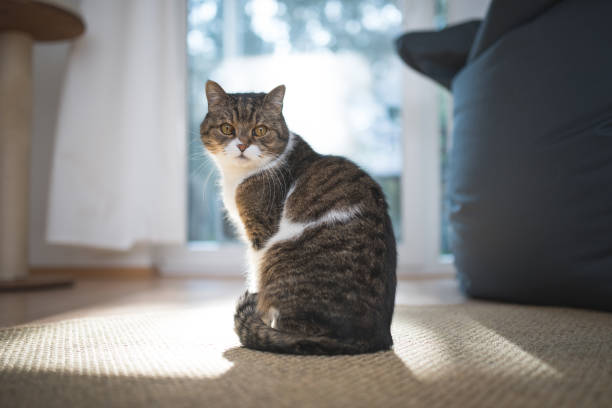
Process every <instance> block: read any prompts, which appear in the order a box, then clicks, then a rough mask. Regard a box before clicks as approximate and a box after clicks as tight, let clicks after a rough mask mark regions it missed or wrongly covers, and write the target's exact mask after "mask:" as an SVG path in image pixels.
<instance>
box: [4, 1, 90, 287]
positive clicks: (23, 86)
mask: <svg viewBox="0 0 612 408" xmlns="http://www.w3.org/2000/svg"><path fill="white" fill-rule="evenodd" d="M84 29H85V27H84V24H83V21H82V20H81V19H80V17H79V16H77V15H76V14H74V13H73V12H71V11H69V10H67V9H65V8H62V7H58V6H57V5H54V4H50V3H48V2H42V1H27V0H3V1H2V2H0V289H2V288H7V287H8V288H19V287H32V286H36V287H40V286H41V281H40V279H38V280H36V281H35V282H32V280H31V279H28V214H29V199H28V196H29V188H30V187H29V184H30V183H29V176H30V128H31V119H32V118H31V116H32V45H33V43H34V41H57V40H66V39H70V38H74V37H76V36H78V35H80V34H81V33H82V32H83V31H84ZM49 284H50V285H57V284H58V281H57V280H53V279H50V280H49ZM43 286H44V285H43Z"/></svg>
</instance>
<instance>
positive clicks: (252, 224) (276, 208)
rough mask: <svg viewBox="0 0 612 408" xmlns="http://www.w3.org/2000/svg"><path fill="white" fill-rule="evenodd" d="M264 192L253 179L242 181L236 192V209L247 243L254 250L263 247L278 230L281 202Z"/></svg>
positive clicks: (259, 184) (263, 187)
mask: <svg viewBox="0 0 612 408" xmlns="http://www.w3.org/2000/svg"><path fill="white" fill-rule="evenodd" d="M277 196H278V194H277V195H273V194H270V193H268V192H267V191H266V186H265V185H263V184H262V183H261V182H258V180H257V179H256V178H255V179H253V180H251V179H249V180H246V181H244V182H243V183H242V184H240V186H238V189H237V190H236V207H237V209H238V214H239V215H240V220H241V222H242V225H243V227H244V230H245V232H246V236H247V239H248V240H249V243H250V244H251V246H252V247H253V248H254V249H255V250H259V249H261V248H263V247H264V245H265V244H266V242H267V241H268V240H269V239H270V237H272V235H274V233H275V232H276V231H277V230H278V224H279V222H280V217H281V213H282V201H281V200H280V199H278V198H276V197H277Z"/></svg>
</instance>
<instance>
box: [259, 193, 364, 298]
mask: <svg viewBox="0 0 612 408" xmlns="http://www.w3.org/2000/svg"><path fill="white" fill-rule="evenodd" d="M285 202H286V201H285ZM359 212H360V210H359V206H357V205H354V206H352V207H348V208H346V209H344V210H330V211H328V212H326V213H325V214H324V215H323V216H321V218H319V219H317V220H314V221H309V222H306V223H300V222H293V221H291V220H290V219H288V218H287V217H286V216H285V211H284V210H283V215H282V217H281V220H280V223H279V225H278V231H276V234H274V235H272V236H271V237H270V239H268V240H267V241H266V244H265V245H264V247H263V248H261V249H260V250H255V249H253V248H251V247H249V249H248V252H247V254H248V263H249V275H248V285H249V292H257V291H258V290H259V269H260V265H261V262H262V261H263V258H264V256H265V254H266V252H267V251H268V249H270V247H272V245H274V244H276V243H277V242H281V241H288V240H292V239H296V238H298V237H299V236H300V235H302V233H303V232H304V231H305V230H306V229H308V228H312V227H317V226H319V225H322V224H328V225H333V224H338V223H344V222H347V221H350V220H351V219H353V218H355V217H356V216H357V215H359Z"/></svg>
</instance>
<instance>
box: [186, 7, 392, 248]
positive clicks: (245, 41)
mask: <svg viewBox="0 0 612 408" xmlns="http://www.w3.org/2000/svg"><path fill="white" fill-rule="evenodd" d="M400 2H401V0H397V1H378V0H359V1H351V2H346V1H345V2H340V1H337V0H310V1H296V0H292V1H291V0H288V1H283V0H250V1H238V0H225V1H223V0H190V1H189V10H188V33H187V45H188V53H189V55H188V67H189V92H190V94H189V98H190V100H189V106H190V108H189V109H190V110H189V126H190V161H189V240H190V241H209V240H213V241H227V240H232V239H234V237H233V233H232V228H231V227H230V226H229V225H228V224H227V221H225V219H226V217H224V214H223V209H222V208H223V206H222V203H221V202H220V198H219V195H218V190H217V185H216V182H215V181H216V180H217V179H218V174H217V173H216V169H215V168H214V164H213V163H212V162H211V161H210V159H208V158H206V156H205V153H203V151H202V146H201V144H200V141H199V131H198V129H199V123H200V121H201V120H202V118H203V117H204V114H205V113H206V100H205V98H204V83H205V82H206V80H207V79H209V78H210V79H214V80H216V81H218V82H219V83H220V84H221V85H222V86H223V87H224V88H225V89H226V90H228V91H229V92H237V91H259V92H262V91H269V90H270V89H272V88H273V87H275V86H276V85H279V84H281V83H282V84H285V85H286V86H287V93H286V96H285V104H284V115H285V119H286V121H287V124H288V126H289V128H290V129H291V130H292V131H294V132H295V133H298V134H299V135H301V136H302V137H303V138H304V139H305V140H306V141H308V142H309V143H310V144H311V145H312V146H313V148H315V149H316V150H317V151H318V152H320V153H324V154H338V155H343V156H346V157H348V158H350V159H351V160H353V161H355V162H356V163H358V164H359V165H360V166H362V167H363V168H364V169H366V170H367V171H368V172H369V173H370V174H371V175H372V176H374V178H376V179H377V181H378V182H379V183H380V184H381V185H382V187H383V190H384V191H385V194H386V195H387V199H388V202H389V205H390V214H391V218H392V221H393V225H394V227H395V231H396V235H397V236H398V237H399V235H400V231H401V228H400V225H401V219H400V213H401V211H400V174H401V168H402V156H401V131H402V130H401V100H402V84H401V69H402V66H401V61H400V60H399V58H398V57H397V56H396V55H395V51H394V49H393V38H394V37H395V36H396V35H398V34H399V33H400V32H401V21H402V14H401V11H400V10H401V7H400Z"/></svg>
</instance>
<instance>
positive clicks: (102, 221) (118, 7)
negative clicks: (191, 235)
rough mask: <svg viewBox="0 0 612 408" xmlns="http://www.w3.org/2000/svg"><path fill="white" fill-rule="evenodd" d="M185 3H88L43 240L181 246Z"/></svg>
mask: <svg viewBox="0 0 612 408" xmlns="http://www.w3.org/2000/svg"><path fill="white" fill-rule="evenodd" d="M185 7H186V5H185V1H172V0H131V1H123V0H111V1H109V0H105V1H99V0H84V1H82V3H81V9H82V14H83V16H84V19H85V21H86V24H87V30H86V34H85V35H84V36H83V38H81V39H80V40H78V41H77V42H76V43H75V44H74V46H73V49H72V51H71V55H70V60H69V64H68V69H67V73H66V78H65V82H64V89H63V94H62V98H61V104H60V108H59V117H58V122H57V129H56V142H55V152H54V156H53V167H52V174H51V186H50V197H49V213H48V217H47V219H48V224H47V240H48V241H49V242H51V243H58V244H70V245H78V246H87V247H97V248H106V249H114V250H128V249H130V248H131V247H132V246H133V245H134V244H135V243H140V242H148V243H153V244H160V243H182V242H184V241H185V237H186V232H185V230H186V225H185V223H186V221H185V219H186V217H185V205H186V204H185V183H186V181H185V168H186V167H185V166H186V140H187V137H186V133H185V131H186V123H185V122H186V117H185V112H186V106H185V105H186V91H185V77H186V67H185V61H186V56H185V45H184V44H185V15H186V10H185Z"/></svg>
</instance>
